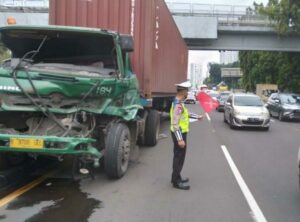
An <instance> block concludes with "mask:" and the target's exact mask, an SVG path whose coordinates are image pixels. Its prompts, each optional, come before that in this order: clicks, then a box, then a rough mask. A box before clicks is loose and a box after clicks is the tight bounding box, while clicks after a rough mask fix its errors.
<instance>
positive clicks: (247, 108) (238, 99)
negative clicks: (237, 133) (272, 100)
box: [224, 94, 270, 130]
mask: <svg viewBox="0 0 300 222" xmlns="http://www.w3.org/2000/svg"><path fill="white" fill-rule="evenodd" d="M224 122H226V123H228V124H229V125H230V128H236V127H259V128H262V129H264V130H269V127H270V114H269V111H268V110H267V108H266V107H265V105H264V103H263V101H262V100H261V99H260V98H259V97H258V96H257V95H252V94H232V95H230V96H229V97H228V99H227V101H226V103H225V107H224Z"/></svg>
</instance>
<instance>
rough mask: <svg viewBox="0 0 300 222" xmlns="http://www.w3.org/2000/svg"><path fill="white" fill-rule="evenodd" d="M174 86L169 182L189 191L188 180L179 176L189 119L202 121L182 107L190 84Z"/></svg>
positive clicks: (198, 116) (200, 117) (171, 113)
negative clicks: (171, 154) (175, 89)
mask: <svg viewBox="0 0 300 222" xmlns="http://www.w3.org/2000/svg"><path fill="white" fill-rule="evenodd" d="M176 86H177V94H176V97H175V99H174V101H173V103H172V106H171V110H170V118H171V128H170V130H171V134H172V139H173V143H174V157H173V172H172V179H171V182H172V184H173V187H175V188H178V189H182V190H189V189H190V186H189V184H188V182H189V178H184V177H181V175H180V173H181V170H182V167H183V164H184V159H185V154H186V147H187V133H188V131H189V118H193V119H198V120H200V119H202V116H200V115H197V114H193V113H189V111H188V110H187V108H186V107H185V106H184V100H185V99H186V98H187V95H188V89H189V88H190V87H191V83H190V82H188V81H187V82H183V83H180V84H176Z"/></svg>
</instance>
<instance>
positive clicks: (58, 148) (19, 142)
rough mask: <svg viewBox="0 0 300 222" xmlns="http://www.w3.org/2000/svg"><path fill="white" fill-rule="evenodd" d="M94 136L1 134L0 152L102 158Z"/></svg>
mask: <svg viewBox="0 0 300 222" xmlns="http://www.w3.org/2000/svg"><path fill="white" fill-rule="evenodd" d="M93 142H96V140H95V139H92V138H77V137H57V136H28V135H13V134H0V152H25V153H36V154H43V155H78V156H80V155H81V156H85V155H90V156H92V157H95V158H98V159H100V158H101V157H102V156H103V155H102V153H101V152H100V151H99V150H98V149H96V148H95V147H93V146H91V143H93Z"/></svg>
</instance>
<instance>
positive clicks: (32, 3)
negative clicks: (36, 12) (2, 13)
mask: <svg viewBox="0 0 300 222" xmlns="http://www.w3.org/2000/svg"><path fill="white" fill-rule="evenodd" d="M0 6H8V7H47V8H48V7H49V0H0Z"/></svg>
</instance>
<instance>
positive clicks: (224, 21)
mask: <svg viewBox="0 0 300 222" xmlns="http://www.w3.org/2000/svg"><path fill="white" fill-rule="evenodd" d="M166 3H167V5H168V7H169V9H170V12H171V13H172V14H173V15H179V16H180V15H183V16H187V15H189V16H204V17H205V16H209V17H210V16H213V17H216V18H217V19H218V23H219V25H222V26H233V25H237V26H249V25H250V26H266V27H269V26H270V25H271V24H272V22H271V21H270V20H269V19H268V17H267V16H262V15H258V14H255V13H254V12H253V10H252V9H251V7H250V6H243V5H239V6H236V5H209V4H198V3H183V2H182V3H181V2H166Z"/></svg>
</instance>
